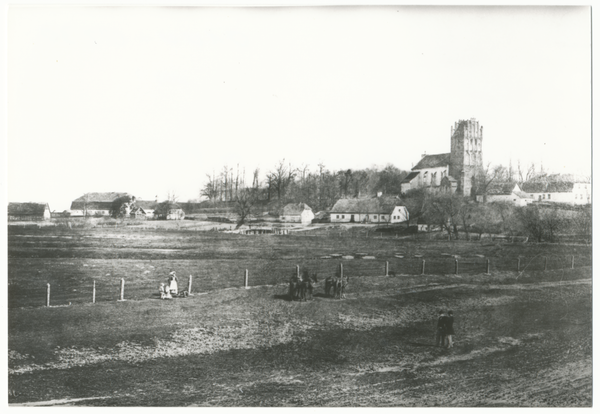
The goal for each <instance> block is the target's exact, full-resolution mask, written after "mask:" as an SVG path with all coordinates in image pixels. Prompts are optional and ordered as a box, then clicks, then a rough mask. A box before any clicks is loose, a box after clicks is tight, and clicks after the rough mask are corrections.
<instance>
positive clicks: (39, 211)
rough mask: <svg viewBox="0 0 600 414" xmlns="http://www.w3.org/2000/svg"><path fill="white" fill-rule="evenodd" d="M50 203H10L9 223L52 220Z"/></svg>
mask: <svg viewBox="0 0 600 414" xmlns="http://www.w3.org/2000/svg"><path fill="white" fill-rule="evenodd" d="M51 216H52V214H51V212H50V207H49V206H48V203H8V221H43V220H50V218H51Z"/></svg>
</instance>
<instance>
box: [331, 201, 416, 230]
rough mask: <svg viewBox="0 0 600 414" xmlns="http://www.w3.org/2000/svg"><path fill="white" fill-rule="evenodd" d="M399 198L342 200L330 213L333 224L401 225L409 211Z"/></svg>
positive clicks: (406, 218)
mask: <svg viewBox="0 0 600 414" xmlns="http://www.w3.org/2000/svg"><path fill="white" fill-rule="evenodd" d="M400 204H401V201H400V199H399V198H397V197H373V198H342V199H340V200H338V201H337V202H336V203H335V205H334V206H333V208H332V209H331V212H330V220H331V222H332V223H374V224H379V223H401V222H404V221H407V220H408V210H407V209H406V207H404V206H402V205H400Z"/></svg>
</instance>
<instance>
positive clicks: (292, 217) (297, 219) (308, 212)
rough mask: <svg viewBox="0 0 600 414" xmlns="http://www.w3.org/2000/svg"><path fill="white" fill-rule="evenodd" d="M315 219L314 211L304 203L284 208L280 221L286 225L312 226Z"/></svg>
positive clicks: (288, 205)
mask: <svg viewBox="0 0 600 414" xmlns="http://www.w3.org/2000/svg"><path fill="white" fill-rule="evenodd" d="M314 218H315V214H314V213H313V211H312V209H311V208H310V207H309V206H308V205H306V204H304V203H291V204H287V205H286V206H285V207H283V212H282V214H281V216H280V220H281V221H284V222H286V223H301V224H310V223H312V220H313V219H314Z"/></svg>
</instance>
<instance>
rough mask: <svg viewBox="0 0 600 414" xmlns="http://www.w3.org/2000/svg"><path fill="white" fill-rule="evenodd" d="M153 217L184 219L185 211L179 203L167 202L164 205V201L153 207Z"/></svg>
mask: <svg viewBox="0 0 600 414" xmlns="http://www.w3.org/2000/svg"><path fill="white" fill-rule="evenodd" d="M153 214H154V218H155V219H158V220H183V219H185V212H184V211H183V209H182V208H181V206H180V205H179V204H176V203H169V204H168V205H166V204H165V203H164V202H163V203H160V204H157V205H156V208H155V209H154V213H153Z"/></svg>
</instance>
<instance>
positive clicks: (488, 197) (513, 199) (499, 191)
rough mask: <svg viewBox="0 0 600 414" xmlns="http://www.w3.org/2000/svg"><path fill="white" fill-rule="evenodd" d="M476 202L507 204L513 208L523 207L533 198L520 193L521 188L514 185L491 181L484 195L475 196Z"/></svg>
mask: <svg viewBox="0 0 600 414" xmlns="http://www.w3.org/2000/svg"><path fill="white" fill-rule="evenodd" d="M476 199H477V201H478V202H480V203H483V202H487V203H493V202H498V201H500V202H507V203H511V204H513V205H515V206H519V207H522V206H525V205H527V204H529V203H530V202H532V201H533V197H531V196H529V195H528V194H527V193H525V192H523V191H521V188H520V187H519V185H518V184H516V183H505V182H495V181H492V182H491V183H490V184H489V185H488V187H487V189H486V191H485V193H484V194H477V196H476Z"/></svg>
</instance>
